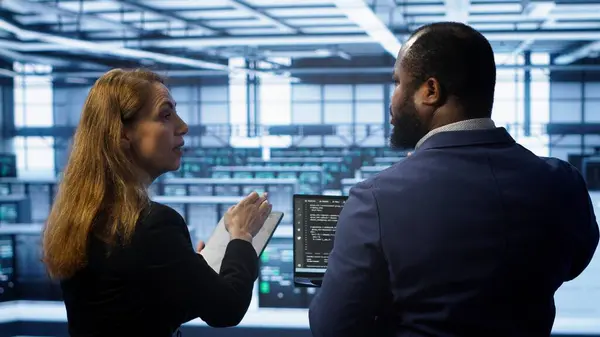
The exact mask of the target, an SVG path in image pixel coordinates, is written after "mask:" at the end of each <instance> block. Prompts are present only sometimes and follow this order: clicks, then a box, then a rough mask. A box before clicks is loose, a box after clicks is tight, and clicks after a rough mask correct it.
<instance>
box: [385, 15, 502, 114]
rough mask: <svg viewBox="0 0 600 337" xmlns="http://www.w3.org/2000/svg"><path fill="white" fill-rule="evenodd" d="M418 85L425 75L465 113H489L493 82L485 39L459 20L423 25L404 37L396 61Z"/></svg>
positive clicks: (490, 52) (489, 49)
mask: <svg viewBox="0 0 600 337" xmlns="http://www.w3.org/2000/svg"><path fill="white" fill-rule="evenodd" d="M400 67H401V68H402V69H403V71H404V72H406V74H407V75H408V76H409V78H410V79H411V83H410V85H409V87H410V88H414V89H416V88H418V87H419V86H421V85H422V84H423V83H424V82H425V81H426V80H427V79H429V78H435V79H437V81H438V82H439V83H440V87H441V90H442V93H443V95H444V96H445V97H449V96H454V97H455V98H456V99H457V101H458V102H459V103H460V104H461V106H462V107H463V108H464V110H465V113H467V114H469V115H468V116H466V117H469V118H478V117H489V116H491V113H492V106H493V101H494V90H495V86H496V63H495V61H494V52H493V50H492V47H491V46H490V44H489V42H488V41H487V39H486V38H485V37H484V36H483V35H481V34H480V33H479V32H477V31H476V30H474V29H473V28H471V27H469V26H467V25H464V24H462V23H455V22H441V23H434V24H431V25H426V26H423V27H421V28H419V29H418V30H417V31H415V32H414V33H413V34H412V36H411V37H410V38H409V39H408V40H407V41H406V43H405V44H404V46H403V47H402V49H401V50H400V53H399V54H398V59H397V61H396V71H399V68H400Z"/></svg>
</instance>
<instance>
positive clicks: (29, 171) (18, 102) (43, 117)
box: [13, 62, 54, 176]
mask: <svg viewBox="0 0 600 337" xmlns="http://www.w3.org/2000/svg"><path fill="white" fill-rule="evenodd" d="M13 69H14V71H15V72H17V73H18V74H19V75H18V76H15V78H14V104H15V105H14V112H15V126H16V127H17V128H26V127H52V126H53V125H54V121H53V91H52V77H51V76H49V75H48V74H49V73H50V72H51V71H52V67H49V66H45V65H37V64H22V63H18V62H15V63H14V64H13ZM13 144H14V150H15V154H16V156H17V170H18V171H19V176H23V175H25V176H27V175H33V176H45V175H54V139H52V138H51V137H46V138H44V137H16V138H15V139H14V143H13Z"/></svg>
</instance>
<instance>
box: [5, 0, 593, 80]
mask: <svg viewBox="0 0 600 337" xmlns="http://www.w3.org/2000/svg"><path fill="white" fill-rule="evenodd" d="M443 20H450V21H460V22H466V23H468V24H470V25H472V26H474V27H475V28H477V29H479V30H480V31H481V32H483V33H484V34H485V35H486V37H487V38H488V39H489V40H490V41H491V42H492V45H493V47H494V49H495V51H496V52H498V53H514V54H519V53H521V52H523V51H532V52H548V53H552V54H554V55H556V56H557V57H556V58H555V61H554V62H555V63H556V64H558V65H569V64H574V63H576V62H578V61H580V60H582V59H586V58H595V57H597V56H598V53H599V52H600V0H594V1H591V0H588V1H582V0H557V1H548V0H497V1H496V0H366V1H365V0H138V1H135V0H85V1H83V0H37V1H34V0H2V1H0V57H1V58H4V59H7V60H9V61H21V62H33V63H42V64H48V65H51V66H52V67H53V68H54V71H55V72H56V73H61V72H64V73H68V74H73V73H79V74H82V75H83V74H85V73H86V72H87V73H90V74H93V73H94V72H100V71H104V70H106V69H108V68H111V67H114V66H125V67H129V66H136V65H140V64H141V65H146V66H155V67H159V68H161V67H162V68H164V69H169V70H170V71H171V74H177V73H178V72H179V73H181V74H185V73H190V74H192V73H195V74H197V75H201V74H205V75H211V74H212V75H219V74H221V75H223V74H226V73H227V72H231V71H236V72H237V71H239V72H250V73H255V72H259V73H269V74H276V75H277V76H281V75H290V74H292V75H293V74H301V73H306V74H308V73H310V72H311V71H312V72H314V73H318V74H326V73H327V72H328V71H332V72H334V71H338V72H342V71H350V72H352V71H357V72H358V71H360V72H369V71H372V72H374V73H375V72H388V73H389V65H390V63H389V60H390V59H392V57H394V56H395V54H396V52H397V51H398V49H399V48H400V46H401V44H402V42H403V41H405V39H406V38H407V37H408V35H409V34H410V33H411V32H412V31H414V30H415V29H416V28H418V27H419V26H421V25H423V24H427V23H431V22H436V21H443ZM238 57H240V58H245V59H246V60H251V61H252V62H250V64H245V65H244V64H238V65H236V68H235V69H232V67H231V66H228V61H229V60H230V59H231V58H238ZM377 60H379V61H377ZM290 62H291V64H290ZM378 62H379V63H378ZM324 64H327V65H331V67H329V68H328V67H323V65H324ZM363 64H364V65H365V66H361V65H363ZM367 65H368V66H367ZM344 66H345V67H344ZM249 68H250V69H249ZM353 69H354V70H353Z"/></svg>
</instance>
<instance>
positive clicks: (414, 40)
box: [309, 23, 598, 337]
mask: <svg viewBox="0 0 600 337" xmlns="http://www.w3.org/2000/svg"><path fill="white" fill-rule="evenodd" d="M393 77H394V80H395V82H396V88H395V91H394V94H393V97H392V102H391V109H390V110H391V115H392V116H391V117H392V118H391V123H392V124H393V126H394V130H393V134H392V137H391V142H392V144H393V145H394V146H396V147H402V148H407V147H415V148H416V149H415V151H414V152H413V153H412V155H411V156H409V157H407V158H406V159H404V160H403V161H401V162H399V163H397V164H396V165H394V166H393V167H391V168H389V169H387V170H385V171H383V172H381V173H380V174H378V175H377V176H375V177H373V178H370V179H368V180H366V181H364V182H362V183H359V184H358V185H356V186H355V187H354V188H353V189H352V190H351V192H350V197H349V199H348V201H347V203H346V206H345V207H344V210H343V211H342V214H341V216H340V219H339V222H338V228H337V232H336V237H335V244H334V248H333V251H332V252H331V255H330V257H329V264H328V270H327V273H326V275H325V277H324V280H323V285H322V288H321V290H320V292H319V294H318V296H317V297H316V298H315V299H314V300H313V302H312V303H311V308H310V313H309V318H310V324H311V330H312V333H313V336H314V337H351V336H377V337H379V336H396V337H398V336H411V337H413V336H445V337H454V336H456V337H458V336H460V337H465V336H478V337H481V336H486V337H493V336H503V337H504V336H510V337H519V336H528V337H532V336H549V335H550V331H551V329H552V325H553V321H554V317H555V305H554V300H553V296H554V293H555V291H556V290H557V289H558V288H559V287H560V285H561V284H562V283H563V282H565V281H569V280H571V279H573V278H575V277H577V276H578V275H579V274H580V273H581V272H582V271H583V270H584V269H585V268H586V267H587V265H588V264H589V262H590V260H591V258H592V256H593V254H594V251H595V250H596V247H597V245H598V225H597V223H596V218H595V215H594V212H593V209H592V205H591V203H590V200H589V196H588V192H587V188H586V185H585V182H584V181H583V179H582V177H581V175H580V174H579V173H578V172H577V171H576V170H575V169H574V168H573V167H572V166H570V165H569V164H568V163H566V162H563V161H560V160H557V159H551V158H539V157H537V156H535V155H534V154H532V153H531V152H530V151H528V150H527V149H525V148H523V147H521V146H520V145H518V144H516V143H515V141H514V140H513V138H511V136H510V135H509V134H508V133H507V131H506V130H505V129H504V128H499V127H496V126H495V125H494V122H493V121H492V120H491V119H490V116H491V112H492V105H493V97H494V87H495V81H496V67H495V63H494V54H493V51H492V48H491V46H490V44H489V43H488V41H487V40H486V39H485V38H484V37H483V36H482V35H481V34H479V33H478V32H476V31H475V30H473V29H472V28H470V27H468V26H466V25H463V24H459V23H437V24H432V25H428V26H425V27H422V28H421V29H419V30H418V31H417V32H415V33H414V34H413V36H412V37H411V38H410V39H409V40H408V41H407V43H406V44H405V45H404V46H403V47H402V50H401V51H400V53H399V55H398V59H397V62H396V65H395V68H394V76H393Z"/></svg>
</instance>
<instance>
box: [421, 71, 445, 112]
mask: <svg viewBox="0 0 600 337" xmlns="http://www.w3.org/2000/svg"><path fill="white" fill-rule="evenodd" d="M416 96H417V97H416V99H417V101H418V102H419V103H420V104H423V105H429V106H440V105H442V104H443V103H444V97H443V93H442V87H441V86H440V82H439V81H438V80H437V79H436V78H434V77H430V78H428V79H427V80H426V81H425V82H423V84H422V85H421V86H420V87H419V90H417V95H416Z"/></svg>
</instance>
